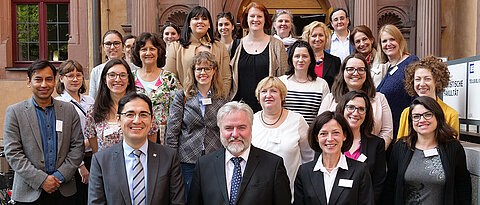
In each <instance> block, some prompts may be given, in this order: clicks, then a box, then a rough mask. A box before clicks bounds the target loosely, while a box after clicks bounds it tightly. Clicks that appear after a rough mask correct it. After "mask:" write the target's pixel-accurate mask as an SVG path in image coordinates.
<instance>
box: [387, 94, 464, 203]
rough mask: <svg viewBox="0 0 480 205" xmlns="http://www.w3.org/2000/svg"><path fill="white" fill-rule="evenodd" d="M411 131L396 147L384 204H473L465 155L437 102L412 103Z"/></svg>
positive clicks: (429, 99)
mask: <svg viewBox="0 0 480 205" xmlns="http://www.w3.org/2000/svg"><path fill="white" fill-rule="evenodd" d="M408 128H409V134H408V136H407V137H404V138H401V139H400V140H399V141H398V142H397V143H395V145H394V146H393V149H392V153H391V156H390V160H389V162H388V172H387V179H386V180H385V184H384V185H385V186H384V190H383V193H382V198H381V202H382V204H392V201H393V204H465V205H467V204H468V205H469V204H471V201H472V185H471V181H470V173H469V172H468V170H467V163H466V159H465V151H464V149H463V147H462V145H461V144H460V142H459V141H458V140H456V139H455V138H454V137H453V136H456V134H457V131H456V130H455V129H453V128H452V127H450V126H449V125H448V124H447V123H446V121H445V115H444V114H443V111H442V108H441V107H440V105H439V104H438V103H437V102H436V100H435V99H433V98H430V97H425V96H423V97H418V98H416V99H415V100H413V102H412V104H411V105H410V111H409V114H408Z"/></svg>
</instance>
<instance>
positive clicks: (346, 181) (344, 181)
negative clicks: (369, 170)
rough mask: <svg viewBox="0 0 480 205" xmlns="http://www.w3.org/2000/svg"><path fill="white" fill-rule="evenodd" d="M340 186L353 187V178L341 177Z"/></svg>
mask: <svg viewBox="0 0 480 205" xmlns="http://www.w3.org/2000/svg"><path fill="white" fill-rule="evenodd" d="M338 186H340V187H346V188H352V187H353V180H351V179H340V180H339V181H338Z"/></svg>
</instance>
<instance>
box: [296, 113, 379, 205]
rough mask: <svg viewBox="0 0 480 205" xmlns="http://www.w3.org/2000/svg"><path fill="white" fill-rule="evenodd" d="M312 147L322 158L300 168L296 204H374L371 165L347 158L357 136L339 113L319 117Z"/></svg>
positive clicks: (310, 140)
mask: <svg viewBox="0 0 480 205" xmlns="http://www.w3.org/2000/svg"><path fill="white" fill-rule="evenodd" d="M308 143H309V144H310V147H311V148H312V149H313V150H315V151H317V152H321V153H322V154H321V155H320V156H319V157H318V160H313V161H311V162H309V163H306V164H303V165H301V166H300V168H299V170H298V172H297V176H296V178H295V185H294V186H295V188H294V204H295V205H303V204H321V205H327V204H342V205H343V204H346V205H357V204H374V196H373V187H372V181H371V179H370V174H369V172H368V169H367V165H366V164H365V163H362V162H358V161H356V160H353V159H350V158H347V157H345V155H343V154H342V152H346V151H348V150H349V149H350V147H351V146H352V143H353V133H352V130H351V129H350V126H349V124H348V122H347V120H345V118H344V117H343V114H341V113H337V112H330V111H325V112H324V113H322V114H320V115H319V116H317V118H316V119H315V120H314V121H313V123H312V125H311V126H310V129H309V132H308Z"/></svg>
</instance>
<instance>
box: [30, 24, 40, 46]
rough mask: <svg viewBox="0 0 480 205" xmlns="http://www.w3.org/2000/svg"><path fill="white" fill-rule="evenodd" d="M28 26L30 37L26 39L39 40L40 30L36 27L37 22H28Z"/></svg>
mask: <svg viewBox="0 0 480 205" xmlns="http://www.w3.org/2000/svg"><path fill="white" fill-rule="evenodd" d="M28 27H29V33H30V39H28V40H29V41H31V42H40V37H39V35H40V31H39V29H38V24H30V25H28Z"/></svg>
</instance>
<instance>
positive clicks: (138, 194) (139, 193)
mask: <svg viewBox="0 0 480 205" xmlns="http://www.w3.org/2000/svg"><path fill="white" fill-rule="evenodd" d="M133 152H134V153H133V154H134V155H135V162H134V163H133V164H134V166H133V183H132V184H133V205H140V204H146V203H145V175H144V173H143V166H142V163H141V162H140V155H142V151H140V150H134V151H133Z"/></svg>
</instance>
